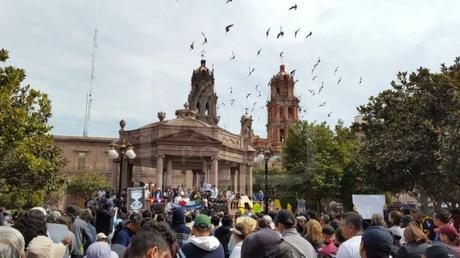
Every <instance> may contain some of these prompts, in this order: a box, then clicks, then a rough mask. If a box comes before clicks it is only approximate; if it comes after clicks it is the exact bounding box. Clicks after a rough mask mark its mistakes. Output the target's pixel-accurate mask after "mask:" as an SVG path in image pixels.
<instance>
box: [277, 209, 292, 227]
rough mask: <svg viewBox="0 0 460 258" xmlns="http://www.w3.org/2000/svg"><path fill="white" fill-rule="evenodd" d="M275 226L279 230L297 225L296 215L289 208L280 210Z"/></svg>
mask: <svg viewBox="0 0 460 258" xmlns="http://www.w3.org/2000/svg"><path fill="white" fill-rule="evenodd" d="M275 226H276V228H277V229H278V231H279V232H283V231H284V230H286V229H290V228H293V227H295V216H294V214H292V212H290V211H288V210H280V211H279V212H278V215H276V218H275Z"/></svg>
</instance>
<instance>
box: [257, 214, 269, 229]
mask: <svg viewBox="0 0 460 258" xmlns="http://www.w3.org/2000/svg"><path fill="white" fill-rule="evenodd" d="M272 223H273V221H272V217H270V216H268V215H264V216H262V218H260V219H258V220H257V228H259V229H262V228H269V229H271V228H272V227H271V224H272Z"/></svg>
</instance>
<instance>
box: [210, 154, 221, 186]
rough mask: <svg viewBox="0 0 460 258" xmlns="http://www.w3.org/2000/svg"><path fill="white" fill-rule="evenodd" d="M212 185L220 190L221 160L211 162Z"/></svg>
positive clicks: (215, 159)
mask: <svg viewBox="0 0 460 258" xmlns="http://www.w3.org/2000/svg"><path fill="white" fill-rule="evenodd" d="M211 184H212V185H215V186H216V188H218V185H219V159H217V158H213V159H212V160H211Z"/></svg>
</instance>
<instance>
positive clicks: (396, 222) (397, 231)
mask: <svg viewBox="0 0 460 258" xmlns="http://www.w3.org/2000/svg"><path fill="white" fill-rule="evenodd" d="M401 218H402V214H401V213H400V212H399V211H391V212H390V214H389V217H388V220H389V222H390V224H391V225H392V226H391V227H390V228H389V229H388V230H389V231H390V234H391V236H392V237H393V253H396V252H397V251H398V249H399V248H400V247H401V242H402V239H403V234H404V232H403V229H402V228H401Z"/></svg>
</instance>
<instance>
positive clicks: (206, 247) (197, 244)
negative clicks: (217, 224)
mask: <svg viewBox="0 0 460 258" xmlns="http://www.w3.org/2000/svg"><path fill="white" fill-rule="evenodd" d="M211 229H212V224H211V218H209V216H207V215H205V214H200V215H198V216H196V218H195V221H194V223H193V229H192V235H193V236H194V237H192V238H190V240H189V243H187V244H185V245H184V246H182V248H181V249H180V250H179V252H178V255H177V257H178V258H195V257H196V258H198V257H201V258H224V257H225V253H224V248H223V246H222V245H221V244H220V242H219V240H218V239H217V238H215V237H214V236H211Z"/></svg>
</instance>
